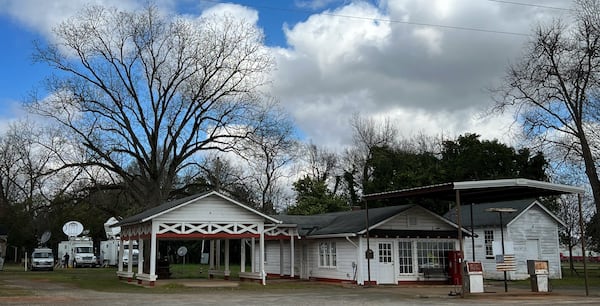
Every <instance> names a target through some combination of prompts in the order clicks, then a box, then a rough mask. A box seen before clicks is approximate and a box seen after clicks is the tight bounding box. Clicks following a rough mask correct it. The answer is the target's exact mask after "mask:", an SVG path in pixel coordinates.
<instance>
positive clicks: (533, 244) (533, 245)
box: [525, 239, 541, 260]
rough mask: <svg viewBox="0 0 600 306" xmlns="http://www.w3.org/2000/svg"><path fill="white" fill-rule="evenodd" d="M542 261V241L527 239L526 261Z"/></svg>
mask: <svg viewBox="0 0 600 306" xmlns="http://www.w3.org/2000/svg"><path fill="white" fill-rule="evenodd" d="M530 259H541V257H540V241H539V240H538V239H527V241H526V242H525V260H530Z"/></svg>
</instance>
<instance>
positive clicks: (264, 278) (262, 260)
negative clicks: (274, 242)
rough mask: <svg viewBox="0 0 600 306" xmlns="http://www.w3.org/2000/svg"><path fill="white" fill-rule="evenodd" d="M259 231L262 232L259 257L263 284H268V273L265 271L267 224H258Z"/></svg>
mask: <svg viewBox="0 0 600 306" xmlns="http://www.w3.org/2000/svg"><path fill="white" fill-rule="evenodd" d="M258 232H259V233H260V238H259V252H260V254H259V256H258V258H259V259H260V263H259V264H260V275H261V278H262V284H263V285H266V284H267V275H266V273H265V225H264V224H259V225H258Z"/></svg>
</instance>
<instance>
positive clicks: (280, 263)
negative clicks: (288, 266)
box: [279, 239, 284, 276]
mask: <svg viewBox="0 0 600 306" xmlns="http://www.w3.org/2000/svg"><path fill="white" fill-rule="evenodd" d="M283 261H284V260H283V239H279V276H283V275H284V273H283V268H284V267H283Z"/></svg>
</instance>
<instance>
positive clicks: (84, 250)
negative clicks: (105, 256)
mask: <svg viewBox="0 0 600 306" xmlns="http://www.w3.org/2000/svg"><path fill="white" fill-rule="evenodd" d="M63 233H65V235H67V237H69V240H67V241H61V242H60V243H59V244H58V258H59V260H63V259H64V256H65V254H69V262H68V263H65V264H66V265H67V267H73V268H79V267H86V266H87V267H96V266H97V265H98V260H97V258H96V255H95V254H94V241H93V240H92V238H91V237H88V236H87V234H88V231H84V230H83V225H82V224H81V223H79V222H77V221H69V222H67V223H65V224H64V225H63ZM82 233H83V236H79V235H80V234H82Z"/></svg>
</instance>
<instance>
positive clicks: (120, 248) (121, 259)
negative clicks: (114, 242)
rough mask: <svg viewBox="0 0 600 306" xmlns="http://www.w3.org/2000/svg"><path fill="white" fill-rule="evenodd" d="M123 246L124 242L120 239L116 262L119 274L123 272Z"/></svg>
mask: <svg viewBox="0 0 600 306" xmlns="http://www.w3.org/2000/svg"><path fill="white" fill-rule="evenodd" d="M123 244H125V240H123V239H120V240H119V256H117V257H118V260H119V272H123V252H125V247H124V246H123Z"/></svg>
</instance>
